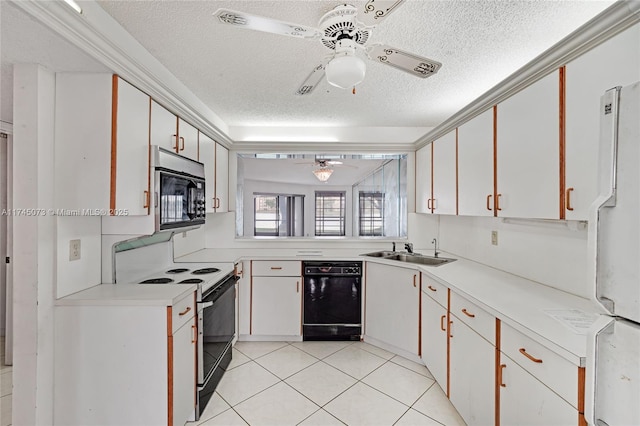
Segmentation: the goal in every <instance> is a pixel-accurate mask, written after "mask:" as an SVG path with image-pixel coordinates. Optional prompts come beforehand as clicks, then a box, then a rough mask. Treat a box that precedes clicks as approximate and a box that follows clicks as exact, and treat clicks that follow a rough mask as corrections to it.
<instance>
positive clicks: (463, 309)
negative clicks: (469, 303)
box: [462, 308, 476, 318]
mask: <svg viewBox="0 0 640 426" xmlns="http://www.w3.org/2000/svg"><path fill="white" fill-rule="evenodd" d="M462 313H463V314H465V315H466V316H468V317H469V318H475V317H476V315H475V314H471V313H469V312H468V311H467V308H462Z"/></svg>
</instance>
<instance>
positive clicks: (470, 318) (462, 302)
mask: <svg viewBox="0 0 640 426" xmlns="http://www.w3.org/2000/svg"><path fill="white" fill-rule="evenodd" d="M450 308H451V313H452V314H453V315H455V316H456V318H458V319H459V320H460V321H462V322H464V323H465V324H467V325H468V326H469V327H471V329H472V330H474V331H475V332H476V333H478V334H479V335H481V336H482V337H484V338H485V339H487V340H488V341H489V343H491V344H492V345H494V346H495V345H496V318H495V317H494V316H493V315H491V314H489V313H487V312H486V311H485V310H483V309H482V308H480V307H478V305H476V304H474V303H471V302H469V301H468V300H467V299H465V298H464V297H462V296H460V295H459V294H457V293H454V292H453V291H452V292H451V307H450ZM453 333H455V329H454V330H453Z"/></svg>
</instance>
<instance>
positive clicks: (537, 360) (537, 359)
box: [520, 348, 542, 364]
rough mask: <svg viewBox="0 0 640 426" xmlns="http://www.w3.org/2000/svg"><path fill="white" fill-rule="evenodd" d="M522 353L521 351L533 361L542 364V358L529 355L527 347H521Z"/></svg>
mask: <svg viewBox="0 0 640 426" xmlns="http://www.w3.org/2000/svg"><path fill="white" fill-rule="evenodd" d="M520 353H521V354H522V355H524V356H526V357H527V358H529V359H530V360H531V361H533V362H537V363H538V364H542V360H541V359H539V358H534V357H532V356H531V355H529V354H528V353H527V350H526V349H525V348H520Z"/></svg>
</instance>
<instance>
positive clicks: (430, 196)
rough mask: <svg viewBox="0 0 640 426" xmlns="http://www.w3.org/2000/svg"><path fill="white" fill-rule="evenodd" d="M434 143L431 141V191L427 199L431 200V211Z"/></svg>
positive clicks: (432, 208) (432, 209) (432, 207)
mask: <svg viewBox="0 0 640 426" xmlns="http://www.w3.org/2000/svg"><path fill="white" fill-rule="evenodd" d="M435 144H436V141H433V142H431V193H430V195H429V199H430V200H431V208H430V210H431V213H433V211H434V210H435V208H434V206H433V204H434V203H433V149H434V145H435Z"/></svg>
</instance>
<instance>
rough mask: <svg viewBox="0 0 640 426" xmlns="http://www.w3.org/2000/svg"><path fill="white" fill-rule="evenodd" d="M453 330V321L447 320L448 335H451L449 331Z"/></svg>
mask: <svg viewBox="0 0 640 426" xmlns="http://www.w3.org/2000/svg"><path fill="white" fill-rule="evenodd" d="M452 331H453V321H449V337H453V334H452V333H451V332H452Z"/></svg>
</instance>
